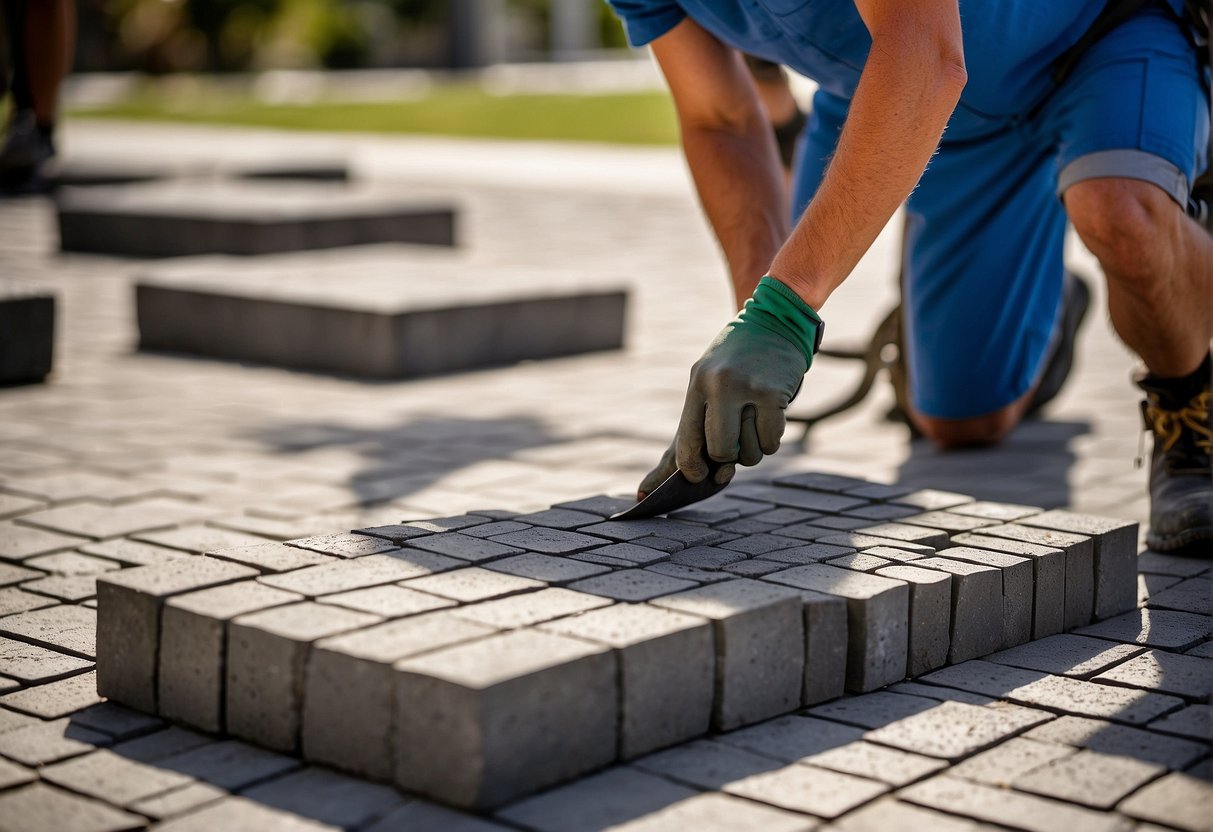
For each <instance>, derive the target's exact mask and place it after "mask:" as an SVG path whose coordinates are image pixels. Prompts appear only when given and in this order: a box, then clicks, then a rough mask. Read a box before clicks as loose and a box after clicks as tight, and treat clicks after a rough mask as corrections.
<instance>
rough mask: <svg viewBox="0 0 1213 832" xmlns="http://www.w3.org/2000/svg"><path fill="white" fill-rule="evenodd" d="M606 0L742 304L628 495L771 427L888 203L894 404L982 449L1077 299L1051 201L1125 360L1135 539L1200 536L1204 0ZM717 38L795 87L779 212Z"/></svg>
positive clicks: (730, 466) (1209, 326)
mask: <svg viewBox="0 0 1213 832" xmlns="http://www.w3.org/2000/svg"><path fill="white" fill-rule="evenodd" d="M610 2H611V4H612V6H614V8H615V10H616V12H617V13H618V14H619V16H620V17H621V18H623V21H624V24H625V28H626V30H627V33H628V38H629V41H630V42H631V43H632V45H633V46H641V45H645V44H650V45H651V48H652V51H653V53H654V55H655V57H656V59H657V62H658V63H659V65H660V66H661V69H662V72H663V74H664V75H665V78H666V81H667V84H668V86H669V88H670V91H671V93H672V96H673V99H674V104H675V108H676V110H677V114H678V119H679V125H680V129H681V136H682V145H683V150H684V152H685V155H686V157H687V161H688V164H689V167H690V169H691V173H692V176H693V178H694V181H695V184H696V188H697V190H698V192H699V196H700V201H701V203H702V205H703V207H704V210H705V213H706V214H707V217H708V220H709V222H710V224H711V225H712V228H713V230H714V231H715V233H716V236H717V238H718V240H719V242H720V244H721V247H722V249H723V253H724V256H725V260H726V261H727V264H728V267H729V271H730V276H731V279H732V284H733V289H734V294H735V297H736V299H737V303H738V305H739V306H741V307H742V308H741V311H740V312H739V314H738V316H737V318H736V319H734V321H733V322H732V323H730V324H729V325H728V326H726V327H725V328H724V329H723V330H722V331H721V332H720V333H719V335H717V336H716V338H715V339H714V340H713V341H712V343H711V344H710V345H709V346H708V349H707V351H706V352H705V353H704V355H703V357H702V358H700V360H699V361H698V362H697V363H696V364H695V366H694V367H693V368H692V370H691V380H690V384H689V386H688V390H687V395H686V399H685V405H684V409H683V414H682V418H681V420H680V423H679V426H678V431H677V435H676V437H675V441H674V443H673V445H671V447H670V449H669V450H668V451H667V452H666V453H665V455H664V456H663V458H662V459H661V461H660V462H659V464H658V466H657V467H656V468H655V469H654V470H653V471H652V472H650V474H649V475H648V476H647V477H646V478H645V479H644V481H643V482H642V483H641V485H640V488H639V491H640V494H641V495H644V494H646V493H648V492H650V491H652V489H653V488H655V487H656V486H657V485H658V484H660V483H661V482H662V481H663V480H664V479H665V478H666V477H668V476H669V475H670V474H672V473H673V472H674V471H675V470H676V469H677V468H681V469H682V471H683V473H684V474H685V475H686V477H687V478H688V479H689V480H691V481H692V482H699V481H702V480H703V479H704V478H705V477H707V476H714V477H715V478H716V480H717V482H721V483H723V482H726V481H727V480H728V479H729V478H730V477H731V476H732V475H733V472H734V468H735V466H736V465H737V464H742V465H755V464H757V463H758V462H759V461H760V460H761V459H762V458H763V456H764V455H766V454H771V453H774V452H775V451H776V450H777V449H778V447H779V442H780V438H781V436H782V434H783V430H784V424H785V420H784V410H785V409H786V408H787V406H788V404H789V402H790V401H791V400H792V398H793V397H794V396H795V395H796V394H797V393H798V392H799V391H800V389H801V385H802V382H803V381H804V376H805V373H806V372H807V371H808V369H809V367H810V366H811V364H812V360H813V355H814V354H815V352H816V350H817V348H818V347H819V345H820V341H821V335H822V331H823V329H824V323H823V321H822V318H821V315H820V314H819V310H821V308H822V306H823V305H824V304H825V303H826V300H827V299H828V298H829V296H830V294H831V293H832V292H833V291H834V290H835V289H836V288H837V287H838V286H839V285H840V284H841V283H842V282H843V280H845V278H846V277H847V275H848V274H849V273H850V272H851V270H852V269H853V268H854V267H855V265H856V264H857V263H858V261H859V259H860V257H862V255H863V254H864V253H865V252H866V251H867V249H868V248H869V247H870V246H871V244H872V243H873V241H874V240H875V239H876V236H877V235H878V234H879V233H880V231H881V229H882V228H883V227H884V226H885V224H886V223H887V222H888V220H889V218H890V217H891V216H892V215H893V213H894V212H895V211H896V210H897V208H898V207H899V206H900V205H901V204H902V203H903V202H904V203H906V207H907V214H908V224H907V232H906V245H905V251H906V254H905V258H904V263H903V274H904V286H903V296H902V304H903V309H904V315H903V320H904V328H903V332H904V349H903V350H902V355H903V356H904V357H905V365H906V382H905V383H906V384H908V391H909V414H908V415H909V418H910V421H911V423H912V425H913V426H914V427H915V428H916V429H917V430H918V431H920V432H921V433H922V434H924V435H925V436H927V437H928V438H930V439H931V440H933V441H934V442H935V443H936V444H937V445H939V446H940V447H943V448H960V447H965V446H980V445H988V444H992V443H996V442H998V441H1000V440H1001V439H1002V438H1004V437H1005V436H1006V435H1007V434H1008V433H1009V432H1010V431H1011V430H1012V429H1013V428H1014V426H1015V425H1016V424H1017V423H1018V422H1019V421H1020V420H1021V419H1022V418H1023V417H1024V416H1025V415H1026V414H1029V413H1032V412H1035V411H1036V410H1038V409H1039V408H1040V407H1041V406H1042V405H1043V404H1045V403H1046V402H1048V401H1049V400H1050V399H1051V398H1052V397H1053V396H1055V395H1056V394H1057V392H1058V391H1059V390H1060V387H1061V385H1062V383H1063V382H1064V380H1065V379H1066V377H1067V375H1068V373H1069V370H1070V367H1071V363H1072V357H1073V343H1074V338H1075V335H1076V332H1077V329H1078V325H1079V323H1080V321H1081V320H1082V318H1083V316H1084V314H1085V312H1086V308H1087V305H1088V302H1089V290H1088V289H1087V288H1086V286H1085V285H1084V284H1083V283H1082V282H1081V281H1078V280H1076V279H1072V280H1067V279H1066V278H1065V272H1064V265H1063V260H1062V249H1063V242H1064V239H1065V229H1066V224H1067V219H1068V220H1069V222H1070V223H1072V224H1073V226H1074V228H1075V229H1076V230H1077V232H1078V235H1079V236H1080V238H1081V239H1082V241H1083V242H1084V243H1085V245H1086V246H1087V248H1089V249H1090V250H1091V252H1092V253H1093V254H1094V255H1095V256H1096V258H1097V259H1098V260H1099V262H1100V265H1101V266H1102V268H1103V271H1104V274H1105V276H1106V278H1107V289H1108V299H1109V300H1108V308H1109V313H1110V315H1111V318H1112V324H1113V326H1114V328H1115V330H1116V332H1117V333H1118V335H1119V336H1120V337H1121V339H1122V340H1123V341H1124V342H1125V343H1126V344H1127V345H1128V346H1129V347H1130V348H1131V349H1133V351H1134V352H1136V353H1137V354H1138V356H1139V357H1140V358H1141V359H1142V361H1143V362H1144V364H1145V370H1144V371H1143V372H1141V373H1140V374H1139V376H1138V377H1137V379H1136V381H1137V384H1138V386H1139V387H1140V388H1141V390H1142V391H1143V393H1144V394H1145V400H1144V401H1143V402H1142V407H1141V416H1142V419H1143V421H1144V428H1145V429H1146V430H1148V431H1150V432H1151V433H1152V434H1153V436H1154V451H1153V457H1152V461H1151V470H1150V485H1149V491H1150V499H1151V514H1150V531H1149V536H1148V543H1149V545H1150V546H1151V548H1154V549H1156V550H1159V551H1181V550H1182V551H1187V552H1193V553H1196V554H1203V555H1205V556H1209V555H1210V553H1213V469H1211V464H1210V447H1211V444H1213V443H1211V439H1213V429H1211V427H1210V421H1209V395H1210V375H1211V373H1213V365H1211V360H1210V354H1209V343H1210V338H1211V337H1213V239H1211V238H1210V236H1209V235H1208V233H1207V231H1206V230H1205V229H1204V228H1202V226H1201V225H1200V222H1198V220H1202V219H1204V218H1205V217H1207V211H1208V206H1207V204H1206V203H1204V202H1203V201H1202V200H1201V199H1198V198H1196V197H1194V195H1193V185H1194V181H1195V180H1196V177H1197V176H1198V175H1199V174H1201V173H1202V171H1204V170H1206V168H1207V167H1208V163H1209V160H1208V147H1209V121H1210V110H1209V67H1208V57H1207V56H1208V54H1209V53H1208V4H1207V0H1075V2H1070V3H1027V4H1024V3H1019V2H1015V0H982V1H981V2H969V3H965V4H964V5H963V9H962V8H961V6H960V5H959V4H958V2H957V0H854V2H853V3H852V2H839V1H838V0H833V1H832V2H826V1H825V0H610ZM743 53H744V54H749V55H753V56H757V57H759V58H761V59H763V60H766V61H769V62H771V63H774V64H779V65H783V66H788V67H790V68H792V69H793V70H795V71H796V72H798V73H800V74H802V75H805V76H807V77H809V78H811V79H813V80H814V81H816V82H817V83H818V85H819V89H818V91H817V93H816V94H815V96H814V99H813V107H812V114H811V117H810V120H809V126H808V132H807V135H806V137H805V140H804V141H803V148H802V150H801V152H800V153H799V156H798V159H797V165H796V168H797V169H796V170H795V172H794V176H793V180H794V181H793V186H792V206H793V210H792V214H791V217H789V216H788V212H787V203H786V200H785V199H784V192H785V191H784V187H783V186H784V181H783V176H782V175H781V171H780V165H779V153H778V148H777V145H776V142H775V141H774V140H773V138H772V135H771V127H770V121H776V123H778V121H777V120H778V118H779V117H778V114H775V113H772V115H771V119H770V120H768V118H767V117H766V116H765V114H764V112H763V108H762V105H761V103H760V101H761V99H760V96H759V93H758V89H757V88H756V85H755V82H754V80H753V78H752V77H751V72H749V71H747V68H746V64H745V61H744V60H743V58H742V54H743ZM760 80H761V79H760ZM945 126H946V127H947V132H946V134H945V133H944V129H945ZM928 163H929V166H928ZM924 170H925V173H924ZM790 221H791V222H790ZM810 389H811V388H810ZM810 395H811V393H810ZM709 461H710V462H713V463H716V464H715V465H709Z"/></svg>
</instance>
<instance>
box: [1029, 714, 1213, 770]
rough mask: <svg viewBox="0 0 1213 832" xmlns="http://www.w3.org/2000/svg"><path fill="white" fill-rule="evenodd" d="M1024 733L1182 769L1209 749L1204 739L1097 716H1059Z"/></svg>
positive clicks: (1043, 740) (1043, 739)
mask: <svg viewBox="0 0 1213 832" xmlns="http://www.w3.org/2000/svg"><path fill="white" fill-rule="evenodd" d="M1024 736H1025V737H1026V738H1027V739H1032V740H1038V741H1041V742H1054V743H1062V744H1065V745H1069V746H1073V747H1075V748H1089V749H1091V750H1093V751H1102V752H1105V753H1107V754H1118V755H1120V756H1122V757H1131V758H1133V759H1135V760H1142V761H1144V762H1147V763H1157V764H1159V765H1161V766H1165V767H1167V768H1169V769H1183V768H1186V767H1187V766H1189V765H1191V764H1192V763H1193V762H1195V761H1196V760H1199V759H1200V758H1201V757H1203V756H1205V754H1206V753H1207V752H1208V746H1207V743H1200V742H1193V741H1191V740H1188V739H1181V738H1179V737H1168V736H1164V735H1162V734H1155V733H1153V732H1150V731H1145V730H1142V729H1140V728H1132V727H1129V726H1128V725H1115V724H1109V723H1107V722H1103V721H1101V720H1096V719H1087V718H1083V717H1076V716H1062V717H1059V718H1058V719H1055V720H1053V721H1052V722H1048V723H1045V724H1044V725H1040V726H1037V727H1036V728H1033V729H1032V730H1030V731H1028V732H1027V733H1026V734H1024Z"/></svg>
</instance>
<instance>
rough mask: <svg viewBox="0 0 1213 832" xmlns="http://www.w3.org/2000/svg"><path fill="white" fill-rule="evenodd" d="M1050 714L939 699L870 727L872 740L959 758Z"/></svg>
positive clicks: (867, 737)
mask: <svg viewBox="0 0 1213 832" xmlns="http://www.w3.org/2000/svg"><path fill="white" fill-rule="evenodd" d="M1050 718H1051V715H1050V714H1047V713H1045V712H1043V711H1036V710H1031V709H1028V708H1020V707H1015V706H1013V705H1002V706H1000V707H983V706H980V705H968V704H965V703H963V702H939V703H937V704H936V705H935V706H934V707H932V708H928V709H927V710H925V711H922V712H920V713H916V714H914V715H912V716H908V717H905V718H904V719H899V720H897V721H896V722H892V723H890V724H888V725H885V726H883V727H880V728H877V729H875V730H873V731H869V732H868V733H867V734H865V735H864V738H865V739H866V740H868V741H869V742H875V743H879V744H881V745H891V746H893V747H894V748H900V749H902V750H904V751H912V752H914V753H916V754H925V755H926V756H928V757H939V758H941V759H944V760H949V761H952V762H955V761H956V760H959V759H961V758H963V757H967V756H969V755H971V754H975V753H976V752H978V751H982V750H984V749H986V748H989V747H990V746H992V745H994V744H995V743H998V742H1000V741H1001V740H1003V739H1004V738H1006V737H1008V736H1010V735H1013V734H1017V733H1019V732H1021V731H1023V730H1025V729H1027V728H1031V727H1032V726H1034V725H1038V724H1040V723H1042V722H1046V721H1048V720H1049V719H1050Z"/></svg>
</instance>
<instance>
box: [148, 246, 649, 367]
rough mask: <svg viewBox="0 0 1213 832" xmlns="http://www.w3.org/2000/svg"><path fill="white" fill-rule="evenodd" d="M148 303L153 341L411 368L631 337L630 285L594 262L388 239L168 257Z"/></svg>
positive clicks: (247, 355) (504, 360)
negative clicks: (541, 259)
mask: <svg viewBox="0 0 1213 832" xmlns="http://www.w3.org/2000/svg"><path fill="white" fill-rule="evenodd" d="M287 278H289V279H287ZM136 306H137V315H138V321H139V345H140V347H141V348H142V349H146V350H169V351H174V352H187V353H194V354H198V355H207V356H211V357H214V358H224V359H231V360H237V361H256V362H262V363H266V364H273V365H277V366H282V367H292V368H297V369H306V370H319V371H325V372H336V373H345V374H350V375H355V376H361V377H368V378H408V377H412V376H421V375H431V374H434V373H446V372H453V371H456V370H468V369H474V368H480V367H494V366H503V365H508V364H513V363H516V362H519V361H524V360H533V359H541V358H554V357H557V356H565V355H574V354H578V353H585V352H593V351H598V350H612V349H618V348H619V347H621V346H622V345H623V337H624V315H625V311H626V307H627V292H626V290H624V289H623V288H621V286H620V283H619V282H618V281H614V280H604V279H601V278H595V277H592V276H587V275H586V274H585V273H584V272H581V271H575V270H561V269H553V268H550V267H549V268H529V267H528V268H520V267H496V266H494V267H488V266H484V265H480V266H477V265H476V264H475V263H473V262H472V261H469V260H467V259H464V258H451V257H435V256H434V255H433V254H426V253H422V252H417V251H411V250H409V249H408V248H407V247H403V246H376V247H367V248H359V249H357V250H348V251H347V250H343V251H341V252H339V253H337V252H326V253H323V254H308V255H283V256H278V257H267V258H258V259H257V260H256V261H255V262H252V263H249V262H247V261H242V260H233V259H230V258H201V259H191V260H190V261H188V262H186V263H181V264H175V265H172V266H162V267H160V268H158V269H156V270H154V271H151V272H149V273H147V274H145V275H143V276H142V277H141V278H140V279H139V281H138V284H137V286H136Z"/></svg>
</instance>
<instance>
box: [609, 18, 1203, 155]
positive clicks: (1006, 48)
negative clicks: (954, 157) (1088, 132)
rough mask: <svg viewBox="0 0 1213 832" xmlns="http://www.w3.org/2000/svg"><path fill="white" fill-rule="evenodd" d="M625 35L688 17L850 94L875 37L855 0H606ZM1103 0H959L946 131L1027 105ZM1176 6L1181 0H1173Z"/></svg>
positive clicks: (658, 30)
mask: <svg viewBox="0 0 1213 832" xmlns="http://www.w3.org/2000/svg"><path fill="white" fill-rule="evenodd" d="M608 2H609V3H610V4H611V5H612V6H613V7H614V8H615V11H616V12H617V13H618V14H619V16H620V17H621V18H623V21H624V25H625V27H626V29H627V34H628V40H629V41H630V42H631V43H632V45H634V46H641V45H643V44H647V43H649V42H650V41H652V40H654V39H655V38H658V37H660V36H661V35H663V34H665V33H666V32H668V31H669V30H670V29H672V28H674V26H676V25H677V24H678V23H679V22H681V21H682V20H683V18H685V17H691V18H692V19H694V20H695V22H696V23H698V24H699V25H700V26H702V27H703V28H704V29H706V30H707V31H709V32H711V33H712V34H714V35H715V36H716V37H717V38H719V39H720V40H721V41H723V42H724V43H726V44H728V45H730V46H733V47H735V48H737V49H740V50H742V51H744V52H748V53H750V54H751V55H757V56H758V57H761V58H766V59H767V60H770V61H774V62H776V63H780V64H783V65H784V66H788V67H791V68H792V69H794V70H796V71H797V72H799V73H801V74H802V75H806V76H808V77H809V78H812V79H813V80H814V81H816V82H817V83H818V84H819V85H820V86H821V88H822V89H824V90H826V91H827V92H831V93H833V94H835V95H838V96H841V97H843V98H847V99H849V98H850V97H851V95H852V94H853V93H854V91H855V85H856V84H857V83H858V82H859V73H860V71H861V70H862V69H863V64H864V61H865V60H866V59H867V54H868V49H869V48H870V46H871V43H872V41H871V37H870V36H869V35H868V30H867V28H866V27H865V26H864V24H863V21H862V20H861V19H860V17H859V12H858V11H857V10H856V8H855V4H854V2H853V0H608ZM1106 2H1107V0H962V2H961V5H960V16H961V29H962V32H963V37H964V49H965V65H966V68H967V70H968V76H969V80H968V84H967V85H966V87H965V90H964V93H963V94H962V95H961V99H960V106H959V107H958V108H957V112H956V114H955V117H954V118H953V120H952V124H951V126H950V127H949V133H948V135H949V138H952V139H956V138H962V137H964V136H966V135H976V134H980V133H981V132H984V129H986V128H989V127H993V126H995V125H999V124H1005V122H1006V119H1007V118H1008V117H1009V116H1014V115H1016V114H1019V113H1023V112H1026V111H1027V110H1029V109H1030V108H1031V107H1032V105H1033V104H1035V103H1036V102H1037V101H1038V100H1039V99H1040V98H1041V97H1042V96H1043V95H1045V94H1046V93H1047V91H1048V89H1049V87H1050V84H1051V79H1050V72H1051V70H1052V64H1053V62H1054V61H1055V60H1056V59H1057V57H1058V56H1060V55H1061V54H1062V53H1063V52H1064V51H1065V50H1066V49H1067V48H1069V47H1070V46H1072V45H1073V44H1074V43H1075V42H1077V40H1078V39H1079V38H1080V37H1081V36H1082V33H1083V32H1085V31H1086V30H1087V28H1088V27H1089V26H1090V25H1091V23H1092V21H1094V19H1095V17H1096V16H1097V15H1098V14H1099V12H1100V10H1101V9H1102V8H1103V7H1104V5H1105V3H1106ZM1169 2H1170V3H1171V4H1172V5H1173V6H1175V5H1177V4H1178V3H1179V2H1181V0H1169Z"/></svg>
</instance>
